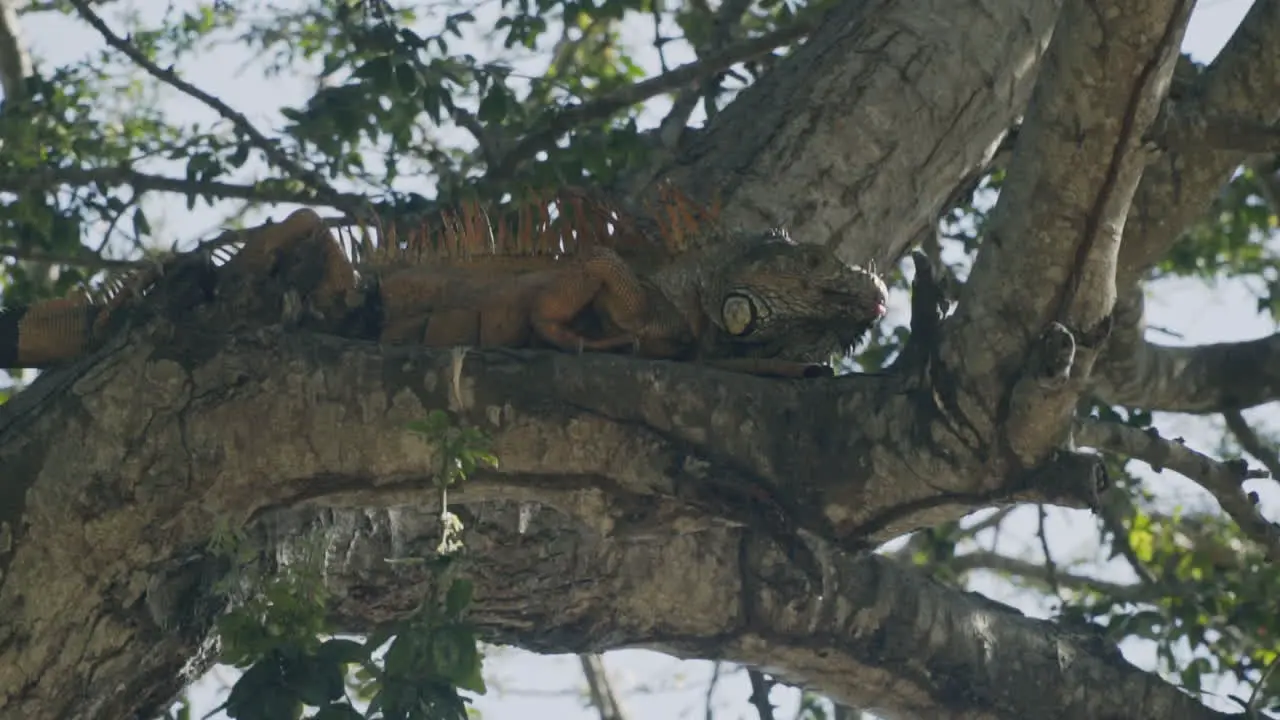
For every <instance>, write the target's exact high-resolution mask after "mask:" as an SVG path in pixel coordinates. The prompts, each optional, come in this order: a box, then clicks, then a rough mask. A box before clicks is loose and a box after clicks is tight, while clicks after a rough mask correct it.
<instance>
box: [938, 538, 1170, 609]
mask: <svg viewBox="0 0 1280 720" xmlns="http://www.w3.org/2000/svg"><path fill="white" fill-rule="evenodd" d="M947 566H948V567H950V568H951V569H953V570H955V571H956V572H958V573H959V572H972V571H974V570H987V571H990V572H996V573H1004V574H1007V575H1013V576H1015V577H1019V578H1022V579H1023V580H1026V581H1030V582H1033V583H1036V584H1043V585H1045V586H1046V587H1050V588H1053V587H1054V586H1057V587H1061V588H1066V589H1068V590H1073V591H1076V592H1090V591H1092V592H1097V593H1101V594H1103V595H1108V596H1110V597H1113V598H1115V599H1117V600H1120V601H1123V602H1133V603H1138V602H1151V601H1153V600H1158V599H1159V598H1162V597H1167V596H1169V595H1174V594H1177V593H1178V592H1179V589H1178V588H1177V587H1176V586H1173V585H1170V584H1169V583H1167V582H1163V581H1156V582H1152V583H1139V584H1133V583H1117V582H1111V581H1108V580H1099V579H1097V578H1092V577H1089V576H1087V575H1078V574H1076V573H1073V572H1069V571H1066V570H1062V569H1060V568H1059V569H1055V571H1054V579H1053V582H1050V579H1049V573H1048V570H1047V568H1046V567H1045V566H1044V565H1042V564H1040V563H1036V562H1031V561H1029V560H1020V559H1018V558H1013V557H1009V556H1007V555H1002V554H1000V553H997V552H991V551H987V550H979V551H975V552H971V553H965V554H963V555H957V556H955V557H954V558H952V559H951V560H949V561H948V562H947Z"/></svg>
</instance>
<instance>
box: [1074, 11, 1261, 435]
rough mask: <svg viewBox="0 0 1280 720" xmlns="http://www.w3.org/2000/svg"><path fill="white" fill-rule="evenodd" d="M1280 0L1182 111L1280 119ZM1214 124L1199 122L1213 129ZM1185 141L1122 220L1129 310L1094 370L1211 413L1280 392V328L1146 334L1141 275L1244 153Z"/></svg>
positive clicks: (1172, 403)
mask: <svg viewBox="0 0 1280 720" xmlns="http://www.w3.org/2000/svg"><path fill="white" fill-rule="evenodd" d="M1277 44H1280V0H1258V2H1255V3H1254V4H1253V7H1252V8H1250V10H1249V13H1248V14H1247V15H1246V16H1245V18H1244V20H1243V21H1242V22H1241V23H1240V27H1239V29H1237V30H1236V32H1235V34H1234V35H1233V36H1232V38H1231V40H1230V41H1229V42H1228V43H1227V45H1226V47H1224V48H1223V50H1222V52H1221V53H1220V54H1219V55H1218V57H1217V58H1216V59H1215V60H1214V62H1213V63H1212V64H1211V65H1210V66H1209V68H1208V69H1207V71H1206V72H1205V73H1204V74H1203V76H1201V77H1200V78H1199V79H1198V80H1197V81H1195V82H1193V83H1192V87H1191V89H1190V90H1189V91H1188V92H1187V93H1186V97H1184V98H1180V99H1179V101H1178V103H1179V104H1180V105H1182V106H1183V109H1182V110H1180V111H1178V112H1179V113H1180V114H1183V115H1188V114H1189V115H1192V116H1196V115H1206V114H1213V115H1217V116H1232V117H1236V118H1241V119H1251V120H1254V121H1256V122H1257V123H1259V124H1274V123H1276V122H1277V121H1280V102H1277V101H1276V100H1275V98H1276V97H1280V56H1277V54H1276V52H1275V48H1276V46H1277ZM1211 129H1212V126H1211V125H1210V124H1207V123H1206V124H1204V125H1201V126H1198V131H1199V132H1201V133H1205V134H1207V133H1208V132H1209V131H1210V130H1211ZM1199 139H1200V140H1202V141H1203V142H1198V143H1191V142H1187V143H1184V144H1185V145H1186V147H1185V148H1183V149H1180V150H1178V151H1175V152H1171V153H1169V154H1167V155H1166V156H1165V157H1164V158H1162V159H1161V160H1159V161H1157V162H1156V163H1154V164H1152V165H1151V166H1150V167H1148V168H1147V169H1146V172H1145V174H1144V175H1143V180H1142V183H1141V184H1140V186H1139V189H1138V192H1137V195H1136V197H1135V199H1134V206H1133V210H1132V211H1131V212H1130V214H1129V217H1128V219H1127V221H1126V223H1125V234H1124V241H1123V244H1122V245H1121V248H1120V256H1119V260H1118V268H1117V278H1116V281H1117V287H1119V288H1120V289H1121V290H1122V296H1123V297H1122V298H1121V305H1122V306H1125V305H1127V306H1128V307H1127V309H1125V308H1123V307H1122V308H1121V309H1122V315H1123V317H1120V316H1117V319H1116V323H1115V330H1114V332H1113V334H1112V337H1111V340H1110V341H1109V343H1108V347H1107V349H1106V352H1105V355H1104V357H1103V358H1102V359H1101V360H1100V362H1099V364H1098V367H1097V368H1096V370H1095V372H1094V377H1093V378H1092V387H1091V391H1092V392H1093V393H1094V394H1095V395H1097V396H1098V397H1100V398H1102V399H1104V400H1105V401H1107V402H1110V403H1115V404H1120V405H1130V406H1135V407H1143V408H1147V409H1152V410H1168V411H1174V412H1192V413H1207V412H1217V411H1221V410H1230V409H1240V408H1246V407H1251V406H1254V405H1260V404H1262V403H1265V402H1269V401H1271V400H1274V399H1276V398H1278V397H1280V377H1273V376H1275V374H1276V373H1275V368H1276V367H1277V366H1280V364H1278V363H1277V362H1276V361H1275V359H1274V358H1275V354H1276V352H1277V349H1280V336H1275V335H1273V336H1270V337H1266V338H1260V339H1257V340H1252V341H1248V342H1242V343H1219V344H1214V345H1205V346H1201V347H1189V348H1188V347H1168V346H1162V345H1158V344H1155V343H1150V342H1147V341H1146V339H1145V338H1144V330H1145V327H1144V326H1143V324H1142V306H1141V303H1142V297H1141V290H1140V289H1138V288H1137V283H1138V281H1139V280H1140V279H1141V277H1142V275H1143V274H1144V273H1145V272H1146V271H1147V269H1148V268H1149V267H1150V266H1151V265H1152V264H1153V263H1154V262H1155V261H1156V260H1157V259H1159V257H1160V256H1162V255H1163V254H1164V253H1165V252H1166V251H1167V250H1168V248H1169V247H1170V246H1171V245H1172V244H1173V243H1174V242H1175V241H1176V240H1177V239H1178V237H1179V236H1180V235H1181V234H1182V232H1183V231H1184V230H1185V229H1186V228H1187V227H1188V226H1189V225H1190V224H1191V223H1192V222H1194V221H1195V220H1196V219H1198V218H1199V217H1201V216H1202V215H1203V213H1204V211H1205V209H1206V208H1207V207H1208V205H1209V202H1210V201H1211V199H1212V198H1213V197H1214V196H1215V195H1216V194H1217V192H1218V190H1219V188H1220V187H1221V185H1222V183H1223V182H1225V181H1226V180H1227V178H1228V177H1229V176H1230V174H1231V172H1232V171H1233V170H1234V169H1235V168H1236V167H1237V166H1238V165H1240V164H1241V163H1242V162H1244V161H1245V160H1246V158H1247V156H1246V153H1245V152H1243V151H1239V150H1223V149H1221V148H1219V147H1217V146H1215V144H1214V143H1212V142H1208V141H1207V140H1209V138H1207V137H1201V138H1199Z"/></svg>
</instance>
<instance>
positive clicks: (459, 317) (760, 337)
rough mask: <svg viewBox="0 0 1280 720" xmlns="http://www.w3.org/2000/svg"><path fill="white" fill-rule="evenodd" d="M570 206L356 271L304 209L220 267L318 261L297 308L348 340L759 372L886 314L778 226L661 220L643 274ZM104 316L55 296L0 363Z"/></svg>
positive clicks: (480, 221)
mask: <svg viewBox="0 0 1280 720" xmlns="http://www.w3.org/2000/svg"><path fill="white" fill-rule="evenodd" d="M580 199H581V198H580V197H572V198H571V200H572V202H568V203H562V204H561V205H560V206H559V208H560V211H561V212H560V218H559V220H558V221H557V222H558V226H557V223H556V222H550V221H549V219H548V216H546V215H545V214H543V215H542V216H541V217H532V216H529V215H527V214H526V215H525V216H524V217H522V219H521V222H520V224H519V226H518V227H517V229H516V231H515V233H509V232H503V231H500V232H498V233H497V234H494V233H492V228H491V227H490V224H489V223H488V222H487V218H486V217H485V216H484V213H483V212H481V211H479V210H478V209H477V208H476V207H470V208H464V211H463V212H462V213H460V214H458V215H454V216H446V217H445V218H444V220H445V221H444V223H443V230H440V229H439V228H437V232H436V233H435V234H434V236H432V237H426V236H423V235H419V236H418V237H409V239H408V240H405V241H401V240H399V239H398V238H396V236H395V234H394V233H391V234H390V235H389V237H384V238H383V241H382V243H381V246H380V247H377V248H374V247H372V246H371V245H369V244H368V243H367V242H366V243H364V244H363V245H362V246H355V247H353V249H352V252H351V255H352V256H353V257H355V258H356V259H357V262H356V263H354V264H353V262H352V260H351V259H349V258H348V253H347V252H346V251H344V249H343V247H342V245H341V244H339V242H338V241H337V240H336V239H335V238H334V237H333V235H332V234H331V233H330V231H329V229H328V226H327V223H326V222H325V221H324V220H323V219H322V218H321V217H320V216H319V215H317V214H316V213H315V212H313V211H311V210H298V211H296V212H294V213H293V214H291V215H290V216H288V217H287V218H286V219H285V220H284V221H283V222H281V223H278V224H270V225H264V226H261V227H258V228H253V229H251V230H249V231H246V232H245V233H244V235H243V241H242V242H243V247H242V249H241V250H240V251H239V252H238V253H236V254H235V255H234V257H232V259H231V260H230V261H229V262H228V264H227V267H226V268H223V269H220V271H219V272H236V273H241V274H247V275H248V276H249V277H252V276H253V274H254V273H267V272H276V271H279V267H278V265H279V264H280V263H305V264H308V265H311V266H312V267H318V268H319V273H318V275H317V279H316V281H315V282H314V283H313V285H312V286H311V287H309V288H308V289H307V291H306V293H305V300H306V301H307V304H308V305H309V306H310V307H311V308H313V309H314V310H316V311H317V312H318V313H320V314H321V315H323V316H325V317H328V318H331V319H335V320H336V321H339V322H338V325H340V326H342V327H344V328H347V329H348V333H346V334H355V335H358V336H359V335H364V336H368V337H371V338H376V339H378V340H380V341H381V342H385V343H391V344H404V343H410V344H421V345H426V346H452V345H472V346H479V347H530V346H540V345H548V346H551V347H556V348H560V349H563V350H571V351H581V350H584V349H585V350H619V351H628V352H631V351H634V352H636V353H637V354H639V355H640V356H642V357H648V358H666V359H697V360H700V361H703V362H708V363H711V364H715V365H719V366H721V367H725V368H728V369H736V370H742V371H747V372H756V373H760V374H781V375H803V374H807V373H808V372H811V371H812V370H813V369H814V366H813V365H810V364H809V363H812V362H821V361H824V360H826V359H827V357H828V356H829V355H830V354H831V353H833V352H840V351H844V350H847V349H848V348H849V347H851V346H852V345H854V344H855V343H856V342H857V341H858V339H859V338H860V337H861V336H862V335H863V334H864V333H865V331H866V330H867V329H868V328H870V327H871V325H872V324H874V323H875V322H876V321H877V320H878V319H879V318H880V317H881V316H882V315H883V314H884V304H885V299H886V297H885V296H886V288H885V286H884V283H883V281H881V280H880V278H879V277H878V276H876V275H875V274H874V273H872V272H867V271H865V270H862V269H860V268H856V267H849V266H847V265H845V264H844V263H843V262H841V261H840V260H839V259H837V258H836V257H835V256H834V254H832V253H831V252H829V251H827V250H826V249H824V248H821V247H818V246H813V245H802V244H796V243H793V242H791V241H790V240H789V239H788V238H786V236H785V235H784V234H782V233H780V232H773V231H770V232H765V233H731V234H729V236H728V237H726V238H724V239H722V240H720V241H719V242H716V243H714V244H711V245H710V246H709V247H705V248H701V249H698V250H689V251H683V250H682V249H681V248H680V247H678V244H679V243H678V242H673V239H675V240H678V238H679V236H680V235H681V233H685V232H689V231H690V230H691V228H690V227H689V226H688V225H687V224H685V225H681V224H680V222H679V221H673V220H670V219H669V221H668V223H667V225H666V226H665V227H664V232H662V233H659V234H660V235H662V237H661V238H659V239H658V240H657V241H656V242H657V243H658V244H659V245H663V247H660V248H659V252H657V253H656V254H657V255H658V256H659V257H660V258H661V259H660V261H659V262H657V263H656V266H655V267H653V268H651V269H648V271H647V272H643V273H637V272H636V270H635V269H634V268H633V267H632V264H633V263H629V262H628V260H629V259H630V258H628V257H625V256H627V255H628V254H631V255H648V256H649V257H650V258H652V257H653V256H654V252H653V250H654V248H653V247H652V245H653V244H654V243H655V239H654V238H653V237H645V235H646V234H645V233H639V232H638V231H635V230H634V228H631V227H625V226H624V225H623V224H619V222H618V216H617V215H616V213H614V217H613V219H612V221H611V220H609V218H608V217H606V216H607V215H609V213H610V212H611V211H610V210H608V209H604V210H600V211H599V212H592V211H590V209H584V206H583V204H582V203H581V202H580ZM597 209H598V208H597ZM673 217H675V216H673ZM609 222H613V224H614V230H613V231H612V232H610V231H607V230H606V229H605V227H606V225H608V223H609ZM502 227H506V226H502ZM646 243H648V245H646ZM555 247H558V248H559V249H558V250H554V249H553V250H551V251H550V252H549V251H548V250H549V248H555ZM634 264H637V265H641V264H643V263H634ZM357 266H358V267H360V268H361V270H362V272H361V273H359V274H358V273H357V272H356V267H357ZM148 279H149V278H148ZM112 303H114V304H118V301H117V300H114V299H113V301H112ZM111 309H112V308H111V306H107V307H104V306H103V304H102V303H96V302H92V301H77V300H65V299H64V300H54V301H49V302H47V303H37V304H35V305H33V306H31V307H29V308H18V309H14V310H10V311H6V312H3V313H0V366H3V367H47V366H49V365H52V364H55V363H58V362H62V361H66V360H69V359H72V358H73V357H75V356H77V355H78V354H80V353H82V352H83V351H84V350H85V349H87V348H88V347H90V346H91V345H92V344H93V342H94V341H95V340H97V339H98V338H97V335H98V334H99V333H100V332H101V328H102V327H104V324H103V322H102V319H103V317H104V316H105V315H106V314H107V313H108V312H109V311H110V310H111ZM351 328H362V329H363V332H354V333H352V332H350V329H351Z"/></svg>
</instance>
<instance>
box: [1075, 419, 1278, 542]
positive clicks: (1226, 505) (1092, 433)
mask: <svg viewBox="0 0 1280 720" xmlns="http://www.w3.org/2000/svg"><path fill="white" fill-rule="evenodd" d="M1075 435H1076V441H1077V442H1079V443H1080V444H1082V445H1087V446H1089V447H1094V448H1097V449H1099V450H1102V451H1105V452H1109V453H1114V454H1117V455H1123V456H1125V457H1131V458H1137V459H1139V460H1142V461H1143V462H1146V463H1147V464H1149V465H1150V466H1151V469H1152V470H1155V471H1156V472H1160V471H1161V470H1163V469H1164V468H1166V467H1167V468H1170V469H1172V470H1173V471H1174V472H1176V473H1178V474H1180V475H1183V476H1185V477H1186V478H1187V479H1188V480H1191V481H1192V482H1194V483H1195V484H1197V485H1199V486H1200V487H1202V488H1204V489H1205V490H1208V491H1209V493H1210V494H1211V495H1213V497H1214V498H1216V499H1217V501H1218V504H1219V505H1221V506H1222V509H1223V510H1224V511H1225V512H1226V513H1227V514H1228V515H1230V516H1231V518H1232V519H1233V520H1235V521H1236V524H1237V525H1239V526H1240V531H1241V532H1242V533H1244V535H1245V536H1246V537H1248V538H1250V539H1252V540H1253V541H1254V542H1256V543H1258V544H1259V545H1260V546H1261V547H1262V548H1263V550H1264V551H1265V552H1266V553H1267V557H1268V559H1270V560H1271V561H1272V562H1274V561H1275V560H1276V559H1278V558H1280V526H1277V525H1275V524H1274V523H1271V522H1269V521H1268V520H1267V519H1266V518H1264V517H1262V514H1261V513H1260V512H1258V507H1257V505H1256V504H1255V503H1254V501H1253V500H1252V499H1251V498H1250V497H1249V496H1248V495H1246V494H1245V491H1244V488H1243V485H1242V483H1243V482H1244V481H1245V480H1251V479H1257V478H1265V477H1267V476H1268V474H1267V472H1266V471H1265V470H1250V469H1249V466H1248V464H1247V463H1246V462H1245V461H1244V460H1241V459H1237V460H1233V461H1229V462H1218V461H1216V460H1214V459H1213V458H1210V457H1209V456H1207V455H1204V454H1203V453H1199V452H1196V451H1195V450H1192V449H1191V448H1189V447H1187V446H1186V445H1184V444H1182V442H1181V438H1179V439H1177V440H1172V441H1170V440H1166V439H1164V438H1162V437H1160V435H1159V433H1157V432H1156V431H1155V430H1154V429H1153V430H1151V431H1143V430H1140V429H1138V428H1135V427H1132V426H1129V425H1122V424H1120V423H1106V422H1100V421H1097V420H1092V419H1084V420H1079V421H1077V422H1076V427H1075Z"/></svg>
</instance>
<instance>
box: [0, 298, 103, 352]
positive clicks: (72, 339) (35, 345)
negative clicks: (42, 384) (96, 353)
mask: <svg viewBox="0 0 1280 720" xmlns="http://www.w3.org/2000/svg"><path fill="white" fill-rule="evenodd" d="M101 310H102V307H101V306H100V305H97V304H95V303H90V302H86V301H85V300H84V299H82V298H57V299H54V300H45V301H42V302H38V303H35V304H33V305H20V306H18V307H12V308H5V309H3V310H0V367H3V368H33V369H41V370H42V369H45V368H48V367H51V366H53V365H57V364H60V363H64V362H67V361H68V360H73V359H75V358H76V357H78V356H79V355H80V354H81V353H83V352H84V351H85V350H87V349H88V347H89V344H90V343H91V342H92V340H93V331H94V326H95V324H96V322H97V320H98V314H99V312H100V311H101Z"/></svg>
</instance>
